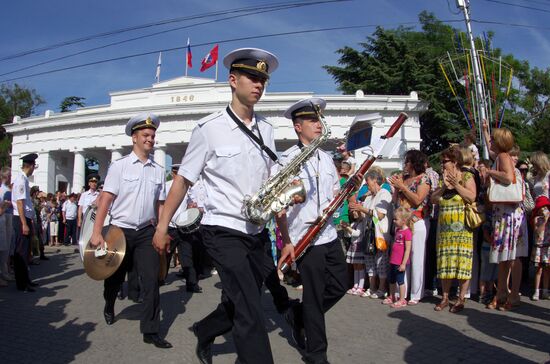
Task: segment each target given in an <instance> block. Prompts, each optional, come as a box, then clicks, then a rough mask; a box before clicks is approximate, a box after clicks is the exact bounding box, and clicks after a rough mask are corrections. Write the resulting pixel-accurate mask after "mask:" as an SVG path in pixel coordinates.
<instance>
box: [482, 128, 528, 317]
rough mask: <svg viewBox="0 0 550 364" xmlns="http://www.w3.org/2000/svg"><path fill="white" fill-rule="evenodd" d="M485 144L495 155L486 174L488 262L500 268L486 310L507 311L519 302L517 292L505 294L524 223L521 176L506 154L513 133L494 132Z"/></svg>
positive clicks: (505, 131)
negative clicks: (489, 211)
mask: <svg viewBox="0 0 550 364" xmlns="http://www.w3.org/2000/svg"><path fill="white" fill-rule="evenodd" d="M487 139H488V138H486V140H487ZM487 141H488V145H489V148H490V150H491V151H492V152H493V153H494V155H496V160H495V167H493V169H490V170H487V171H486V173H487V175H488V176H489V177H490V178H491V181H490V186H489V191H488V194H489V201H490V202H491V204H492V205H493V209H492V210H493V217H492V218H493V242H492V244H491V250H490V252H489V259H490V262H491V263H498V265H499V266H498V284H497V294H496V296H495V297H494V298H493V300H492V301H491V303H489V304H488V305H487V308H491V309H494V308H498V309H499V310H502V311H506V310H510V309H511V308H512V307H514V306H516V305H517V304H519V301H520V297H519V294H518V293H517V292H515V294H513V295H512V294H510V295H509V294H508V277H509V275H510V272H511V270H512V266H513V263H514V261H515V259H516V252H517V251H516V249H517V242H518V239H519V236H520V232H521V222H522V220H523V213H522V210H521V209H518V207H519V204H520V201H522V200H523V196H522V188H521V187H522V186H523V185H522V182H521V176H520V177H519V178H518V177H517V176H516V171H515V167H514V162H513V161H512V158H511V157H510V154H509V152H510V151H511V150H512V148H513V147H514V136H513V135H512V132H511V131H510V130H508V129H506V128H499V129H494V130H493V138H492V139H490V140H487ZM518 195H519V196H518Z"/></svg>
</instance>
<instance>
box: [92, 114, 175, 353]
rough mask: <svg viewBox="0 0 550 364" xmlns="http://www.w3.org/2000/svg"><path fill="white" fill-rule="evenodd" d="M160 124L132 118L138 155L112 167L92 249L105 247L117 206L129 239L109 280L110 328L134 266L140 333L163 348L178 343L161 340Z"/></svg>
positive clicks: (130, 126)
mask: <svg viewBox="0 0 550 364" xmlns="http://www.w3.org/2000/svg"><path fill="white" fill-rule="evenodd" d="M159 124H160V121H159V119H158V117H157V116H155V115H153V114H150V113H143V114H139V115H137V116H134V117H132V118H131V119H130V120H129V121H128V124H127V125H126V134H127V135H128V136H130V137H131V138H132V144H133V147H132V152H131V153H130V154H129V155H126V156H124V157H122V158H120V159H118V160H116V161H114V162H112V163H111V166H110V167H109V171H108V172H107V177H106V178H105V183H104V186H103V192H101V197H100V198H99V200H98V206H97V213H96V220H95V224H94V231H93V234H92V238H91V241H90V245H91V246H92V247H96V246H99V245H103V244H104V243H105V240H104V237H103V236H102V228H103V222H104V221H105V218H106V216H107V210H108V208H109V206H111V213H110V214H111V225H115V226H118V227H119V228H121V229H122V231H123V232H124V237H125V238H126V254H125V256H124V260H123V261H122V264H121V265H120V267H119V268H118V269H117V271H116V272H115V273H114V274H113V275H112V276H110V277H109V278H107V279H106V280H105V284H104V292H103V297H104V298H105V307H104V310H103V315H104V317H105V322H106V323H107V325H112V324H113V323H114V322H115V314H114V306H115V300H116V296H117V292H118V290H119V287H120V284H121V283H122V282H123V281H124V275H125V274H126V271H127V270H129V269H130V267H131V265H132V264H134V267H133V268H135V269H136V270H137V273H138V275H139V276H140V277H141V285H140V289H141V290H142V292H143V312H142V315H141V320H140V331H141V333H142V334H143V341H144V342H145V343H148V344H154V345H155V346H156V347H158V348H163V349H167V348H171V347H172V345H171V344H170V343H169V342H168V341H166V340H164V339H163V338H161V337H160V336H159V334H158V333H159V330H160V305H159V300H160V297H159V282H158V277H159V268H160V259H159V254H158V253H157V252H156V251H155V249H154V248H153V245H152V244H151V242H152V239H153V234H154V232H155V228H154V225H153V224H154V223H155V221H156V220H157V218H158V216H159V212H160V208H161V206H162V205H163V204H164V199H165V196H166V191H165V182H164V168H163V167H162V166H160V165H159V164H157V163H156V162H154V161H153V159H152V156H151V152H152V151H153V148H154V145H155V133H156V130H157V128H158V127H159Z"/></svg>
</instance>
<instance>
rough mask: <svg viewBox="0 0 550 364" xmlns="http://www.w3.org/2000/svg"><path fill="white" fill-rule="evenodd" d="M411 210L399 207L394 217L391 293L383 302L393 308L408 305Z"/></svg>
mask: <svg viewBox="0 0 550 364" xmlns="http://www.w3.org/2000/svg"><path fill="white" fill-rule="evenodd" d="M411 215H412V214H411V212H410V211H409V210H408V209H406V208H404V207H399V208H398V209H397V210H396V211H395V213H394V217H393V223H394V225H395V238H394V241H393V244H392V246H391V255H390V295H389V297H387V298H386V299H384V301H382V304H384V305H390V307H392V308H401V307H405V306H407V300H406V299H405V297H406V296H407V286H406V285H405V268H406V266H407V264H409V256H410V255H411V246H412V231H411V229H410V227H409V222H410V218H411ZM397 285H399V300H397V297H396V291H397Z"/></svg>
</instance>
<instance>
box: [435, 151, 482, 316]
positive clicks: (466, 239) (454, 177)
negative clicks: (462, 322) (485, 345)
mask: <svg viewBox="0 0 550 364" xmlns="http://www.w3.org/2000/svg"><path fill="white" fill-rule="evenodd" d="M440 158H441V167H442V170H443V178H442V182H441V187H439V188H438V189H437V190H436V191H435V192H434V193H433V195H432V202H433V203H434V204H438V205H439V218H438V227H437V242H436V251H437V278H439V280H440V281H441V286H442V290H443V293H442V295H441V302H440V303H438V304H437V305H436V306H435V307H434V310H435V311H442V310H444V309H445V308H446V307H448V306H449V291H450V290H451V284H452V281H453V279H457V280H458V281H459V282H460V293H459V297H458V300H457V302H456V304H455V305H453V306H452V307H451V308H450V310H449V311H450V312H453V313H457V312H460V311H462V310H463V309H464V303H465V300H466V298H465V295H466V292H468V286H469V284H470V279H471V278H472V259H473V254H474V240H473V238H474V236H473V229H472V228H471V227H469V226H468V225H467V224H466V205H467V204H471V203H473V202H474V201H475V198H476V192H477V191H476V183H475V181H474V175H473V174H472V173H471V172H467V171H462V170H461V169H460V166H461V164H462V153H461V150H460V149H459V148H458V147H456V146H455V147H450V148H448V149H446V150H444V151H443V152H441V157H440Z"/></svg>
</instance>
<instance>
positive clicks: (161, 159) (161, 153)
mask: <svg viewBox="0 0 550 364" xmlns="http://www.w3.org/2000/svg"><path fill="white" fill-rule="evenodd" d="M154 160H155V162H157V163H158V164H160V165H161V166H162V168H164V169H166V145H157V146H156V147H155V155H154Z"/></svg>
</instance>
